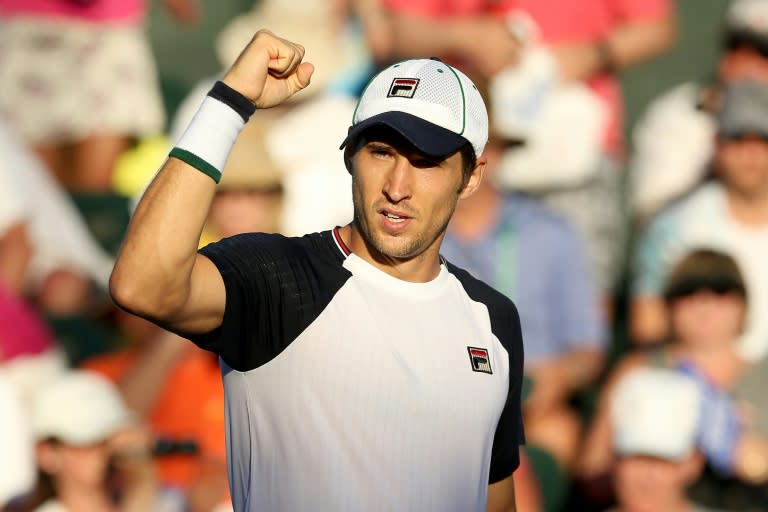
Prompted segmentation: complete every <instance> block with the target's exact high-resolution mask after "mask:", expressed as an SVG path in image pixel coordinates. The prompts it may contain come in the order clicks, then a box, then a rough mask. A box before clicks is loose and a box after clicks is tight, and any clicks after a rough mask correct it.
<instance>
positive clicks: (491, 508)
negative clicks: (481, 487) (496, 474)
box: [487, 475, 517, 512]
mask: <svg viewBox="0 0 768 512" xmlns="http://www.w3.org/2000/svg"><path fill="white" fill-rule="evenodd" d="M487 509H488V512H515V511H516V510H517V507H516V506H515V481H514V478H513V475H509V476H508V477H507V478H505V479H504V480H500V481H498V482H496V483H494V484H491V485H489V486H488V507H487Z"/></svg>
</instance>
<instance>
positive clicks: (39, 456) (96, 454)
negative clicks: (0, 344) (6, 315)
mask: <svg viewBox="0 0 768 512" xmlns="http://www.w3.org/2000/svg"><path fill="white" fill-rule="evenodd" d="M31 429H32V432H33V435H34V437H35V438H36V440H37V447H36V460H37V465H38V469H39V473H38V483H37V486H36V488H35V489H34V491H33V492H32V493H31V494H30V495H29V496H28V497H27V498H26V499H24V500H22V501H21V502H20V503H19V504H18V505H17V506H18V507H19V509H20V510H33V511H35V512H76V511H77V512H79V511H85V510H88V511H92V512H100V511H109V512H113V511H125V512H128V511H136V512H138V511H142V512H146V511H154V512H157V511H163V512H165V511H173V510H177V508H174V507H175V506H176V503H175V502H173V501H169V500H163V499H161V496H162V495H161V494H160V492H159V490H158V486H157V484H156V481H155V476H154V473H153V469H152V467H153V466H152V461H151V458H150V449H149V437H148V436H147V435H146V433H145V432H144V431H143V430H142V429H141V428H139V426H138V425H137V424H136V423H135V422H134V418H133V416H132V414H131V412H130V411H129V409H128V408H127V407H126V406H125V404H124V403H123V400H122V398H121V397H120V393H119V392H118V390H117V389H116V388H115V387H114V386H113V385H112V384H111V383H110V382H109V381H108V380H106V379H105V378H103V377H100V376H99V375H96V374H95V373H91V372H87V371H82V370H75V371H71V372H69V373H67V374H65V375H63V376H61V377H59V378H57V379H55V380H53V381H51V382H50V383H49V384H47V385H46V386H44V387H43V388H42V389H40V391H39V393H38V394H37V396H36V397H35V400H34V404H33V407H32V411H31ZM14 510H15V509H14Z"/></svg>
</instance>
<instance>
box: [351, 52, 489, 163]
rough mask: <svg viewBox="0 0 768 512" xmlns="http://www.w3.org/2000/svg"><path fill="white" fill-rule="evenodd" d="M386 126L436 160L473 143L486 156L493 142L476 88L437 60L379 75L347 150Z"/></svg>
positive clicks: (366, 95) (364, 96)
mask: <svg viewBox="0 0 768 512" xmlns="http://www.w3.org/2000/svg"><path fill="white" fill-rule="evenodd" d="M378 125H384V126H388V127H389V128H392V129H393V130H395V131H396V132H397V133H399V134H400V135H402V136H403V137H404V138H405V139H406V140H407V141H408V142H410V143H411V144H413V146H414V147H415V148H416V149H418V150H419V151H421V152H422V153H425V154H427V155H430V156H433V157H440V158H442V157H447V156H449V155H451V154H453V153H455V152H456V151H458V150H459V148H461V147H462V146H463V145H465V144H466V143H467V142H469V143H470V144H471V145H472V148H473V149H474V151H475V156H480V154H481V153H482V152H483V149H484V148H485V144H486V143H487V142H488V112H487V110H486V107H485V102H483V98H482V96H481V95H480V91H478V89H477V87H475V84H473V83H472V81H471V80H470V79H469V78H468V77H467V76H466V75H465V74H464V73H462V72H461V71H459V70H458V69H456V68H454V67H452V66H449V65H448V64H446V63H444V62H442V61H439V60H436V59H412V60H406V61H403V62H398V63H397V64H392V65H391V66H389V67H388V68H386V69H384V70H383V71H381V72H380V73H379V74H378V75H376V76H375V77H374V78H373V79H372V80H371V82H370V83H369V84H368V86H367V87H366V88H365V90H364V91H363V94H362V95H361V97H360V101H359V102H358V104H357V107H356V108H355V112H354V114H353V116H352V126H350V128H349V133H348V134H347V138H346V139H345V140H344V142H343V143H342V145H341V148H344V146H346V145H347V144H349V143H350V142H351V141H354V140H355V139H357V137H358V136H359V135H360V134H362V133H363V131H365V130H366V129H368V128H370V127H372V126H378Z"/></svg>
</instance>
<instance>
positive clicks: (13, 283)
mask: <svg viewBox="0 0 768 512" xmlns="http://www.w3.org/2000/svg"><path fill="white" fill-rule="evenodd" d="M0 61H2V59H1V58H0ZM0 66H1V65H0ZM0 96H2V95H0ZM2 121H3V120H2V119H0V155H2V158H1V159H0V281H1V282H2V283H3V285H4V286H5V287H7V288H9V289H10V290H11V291H12V292H14V293H16V294H24V295H28V296H30V297H32V298H33V299H34V300H35V301H36V302H37V303H38V304H39V305H41V306H42V308H43V309H44V310H46V311H47V312H50V313H53V314H59V315H64V314H70V313H72V312H75V311H82V310H84V309H87V308H88V307H89V306H90V301H91V300H92V299H93V289H94V287H98V288H100V289H101V290H106V289H107V282H108V281H109V273H110V272H111V269H112V265H113V260H112V258H111V257H110V256H109V255H108V254H107V253H106V252H104V250H103V249H102V248H101V247H99V245H98V244H97V243H96V241H95V240H94V239H93V237H92V236H91V234H90V232H89V231H88V228H87V227H86V225H85V223H84V221H83V219H82V217H81V216H80V214H79V212H78V211H77V209H76V208H75V206H74V205H73V204H72V202H71V200H70V199H69V197H67V195H66V193H65V192H64V191H63V190H62V189H61V188H60V186H59V185H58V184H57V183H56V182H55V181H54V180H53V179H52V178H51V176H50V175H49V174H48V173H47V172H46V170H45V168H44V166H43V164H42V163H41V162H40V160H39V159H37V158H36V157H35V156H34V155H33V154H31V153H30V152H29V151H28V150H27V149H26V147H25V145H24V143H23V142H22V141H20V140H19V139H18V138H16V137H15V136H14V134H13V132H12V131H11V129H10V128H9V127H8V126H6V125H5V124H4V123H3V122H2Z"/></svg>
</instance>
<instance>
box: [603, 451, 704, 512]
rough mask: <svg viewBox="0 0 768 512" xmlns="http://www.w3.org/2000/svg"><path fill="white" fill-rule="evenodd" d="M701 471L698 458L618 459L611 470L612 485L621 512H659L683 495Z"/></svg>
mask: <svg viewBox="0 0 768 512" xmlns="http://www.w3.org/2000/svg"><path fill="white" fill-rule="evenodd" d="M700 470H701V462H700V460H699V458H698V457H696V456H691V457H689V459H688V460H686V461H681V462H672V461H668V460H662V459H658V458H655V457H644V456H639V455H632V456H626V457H620V458H619V460H618V461H617V463H616V466H615V468H614V485H615V487H616V495H617V498H618V500H619V503H620V504H621V508H622V510H626V511H630V512H658V511H660V510H668V508H669V506H670V505H671V504H675V503H676V502H677V500H679V499H680V498H681V497H683V496H684V495H685V490H686V488H687V486H688V485H689V484H690V482H691V481H692V478H695V476H694V475H698V473H699V472H700Z"/></svg>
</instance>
